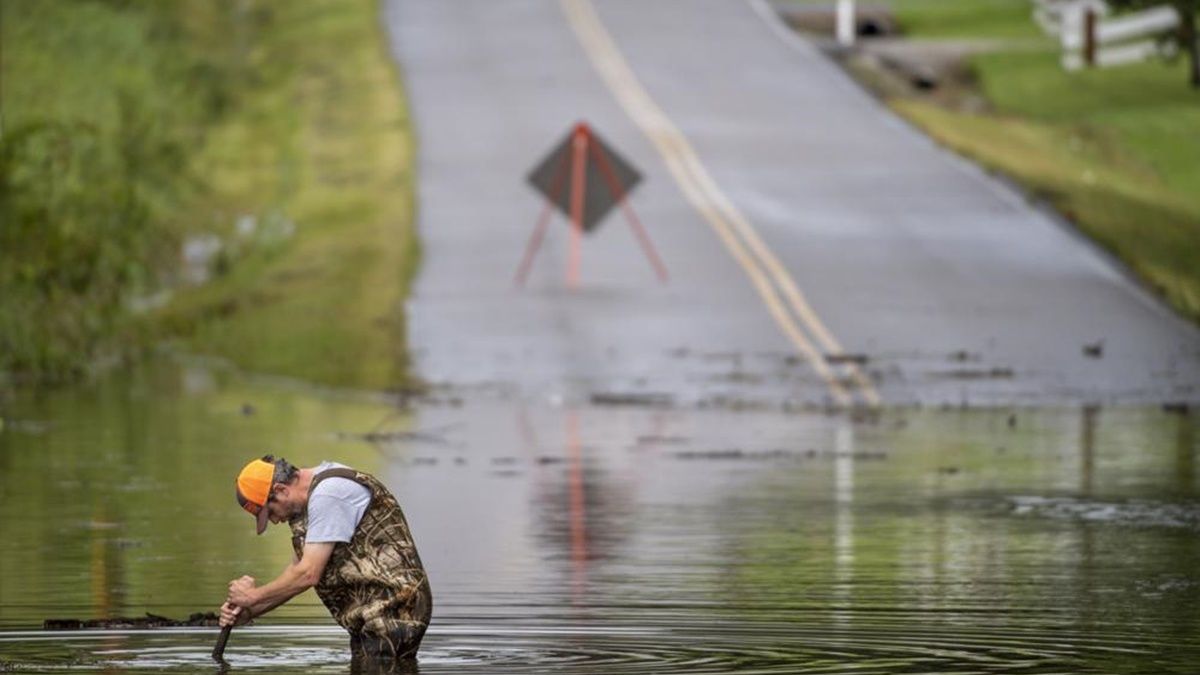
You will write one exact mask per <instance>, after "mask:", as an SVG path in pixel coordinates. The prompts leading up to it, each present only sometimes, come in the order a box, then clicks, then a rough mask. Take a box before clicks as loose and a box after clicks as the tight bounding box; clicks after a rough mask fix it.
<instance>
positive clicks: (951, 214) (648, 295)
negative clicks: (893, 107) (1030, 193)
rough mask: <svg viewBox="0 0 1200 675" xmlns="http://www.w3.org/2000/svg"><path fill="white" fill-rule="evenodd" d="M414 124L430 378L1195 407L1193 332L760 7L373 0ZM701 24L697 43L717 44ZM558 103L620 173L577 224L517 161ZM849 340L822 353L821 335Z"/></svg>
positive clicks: (543, 386) (703, 36)
mask: <svg viewBox="0 0 1200 675" xmlns="http://www.w3.org/2000/svg"><path fill="white" fill-rule="evenodd" d="M383 18H384V22H385V24H386V25H387V27H388V29H389V33H390V36H391V39H392V44H393V52H394V55H395V57H396V60H397V62H398V63H399V65H400V67H401V69H402V71H403V74H404V83H405V86H406V89H407V91H408V92H409V94H410V96H411V102H410V105H411V108H412V122H413V124H414V127H415V129H416V131H417V134H418V137H419V138H420V144H419V146H420V147H419V157H418V163H419V167H418V168H419V176H420V180H419V181H418V191H419V195H418V197H419V198H418V204H419V209H418V224H419V228H420V231H421V236H422V241H423V246H424V248H423V268H422V271H421V273H420V276H419V277H418V279H417V282H416V285H415V289H414V294H413V297H412V298H411V300H410V303H409V316H410V320H411V344H412V347H413V350H414V359H415V362H416V364H417V365H418V367H419V369H420V371H421V373H422V374H423V375H424V376H425V377H427V378H429V379H430V380H431V381H433V382H437V383H448V384H452V385H454V386H462V385H466V384H474V385H478V386H482V387H489V388H507V390H509V391H512V392H520V393H522V394H526V395H535V396H542V395H559V396H563V397H567V398H570V397H572V396H575V397H587V396H588V395H589V394H590V392H592V391H594V390H602V391H617V392H626V393H641V394H645V393H666V394H670V395H672V396H674V397H677V398H680V399H682V400H683V401H684V402H687V403H693V402H697V401H722V400H730V399H742V400H748V401H752V402H759V403H767V404H770V405H778V404H780V402H782V401H791V402H793V403H795V404H800V405H803V404H810V405H818V406H819V405H825V404H827V403H829V404H834V405H852V404H856V403H857V404H862V403H873V402H875V400H878V401H880V402H882V403H884V404H889V405H890V404H900V405H925V406H940V405H953V406H958V405H964V404H965V405H969V406H970V405H992V406H996V405H1063V404H1066V405H1078V404H1101V405H1109V404H1151V405H1157V404H1159V403H1162V402H1167V401H1191V402H1193V403H1197V402H1200V384H1198V383H1200V331H1198V330H1197V329H1196V328H1195V327H1194V326H1190V325H1188V324H1186V323H1185V322H1183V321H1181V320H1179V319H1178V318H1176V317H1174V316H1172V315H1171V314H1170V312H1169V311H1167V310H1166V309H1165V308H1164V307H1163V306H1162V305H1161V304H1160V303H1159V302H1157V300H1155V299H1154V298H1152V297H1151V296H1150V295H1149V294H1147V293H1146V292H1145V291H1143V290H1142V289H1141V288H1140V287H1139V286H1137V284H1136V283H1134V282H1132V281H1130V280H1129V278H1128V277H1127V276H1126V274H1125V273H1124V272H1123V271H1122V270H1121V269H1120V268H1119V267H1118V266H1116V265H1115V264H1114V263H1113V262H1112V261H1111V260H1109V259H1108V258H1107V257H1106V256H1105V255H1104V254H1102V253H1101V252H1100V251H1099V250H1098V249H1097V248H1096V247H1095V246H1093V245H1092V244H1089V243H1087V242H1086V241H1084V240H1083V238H1081V237H1079V236H1078V235H1076V234H1075V233H1074V232H1073V231H1072V230H1071V229H1070V227H1068V226H1066V225H1064V224H1063V223H1062V222H1060V221H1059V220H1057V219H1056V218H1055V217H1053V216H1051V215H1049V214H1047V213H1044V212H1043V211H1041V210H1039V209H1038V208H1037V207H1036V206H1034V205H1032V204H1030V203H1028V202H1027V201H1026V199H1025V197H1024V196H1022V195H1021V194H1020V193H1019V192H1017V191H1016V190H1014V189H1013V188H1011V187H1010V186H1008V185H1006V184H1004V183H1003V182H1001V181H1000V180H997V179H995V178H993V177H990V176H988V175H986V174H985V173H984V172H982V171H980V170H979V169H978V168H976V167H974V166H973V165H971V164H969V163H968V162H966V161H964V160H962V159H960V158H958V157H956V156H955V155H953V154H951V153H949V152H947V151H944V150H942V149H940V148H938V147H937V146H936V145H935V144H934V143H932V142H931V141H930V140H929V139H928V138H926V137H925V136H923V135H921V134H920V133H919V132H917V131H916V130H914V129H913V128H911V127H909V126H908V125H907V124H905V123H904V122H902V121H901V120H900V119H899V118H897V117H895V116H894V115H892V114H891V113H890V112H889V111H888V110H887V109H886V108H884V107H883V106H882V105H881V104H880V103H879V102H877V101H876V100H874V99H873V98H871V97H870V96H868V95H867V94H866V93H865V92H864V91H862V90H861V89H859V88H858V87H857V85H855V84H854V83H853V82H851V81H850V80H849V79H848V78H847V77H846V76H845V75H844V74H843V73H842V72H841V71H840V70H838V69H837V67H836V66H835V65H833V64H832V63H831V62H830V61H828V60H827V59H826V58H825V57H824V56H823V55H822V54H820V53H819V52H818V51H817V50H816V49H815V48H814V47H812V46H811V45H809V44H807V43H805V42H803V41H801V40H798V39H797V38H795V37H794V36H791V35H789V34H787V33H786V30H785V29H784V28H783V27H782V24H781V23H780V22H779V21H778V19H776V18H775V17H774V15H773V14H772V13H771V12H770V10H769V8H768V7H767V6H766V5H765V4H764V3H761V2H748V3H747V2H738V1H732V2H731V1H728V0H661V1H656V2H653V3H646V2H641V1H640V0H605V1H603V2H586V1H584V0H563V1H562V2H546V1H543V0H512V1H508V2H494V1H492V0H476V1H460V2H449V3H445V2H442V3H439V2H405V1H403V0H389V2H387V3H385V10H384V13H383ZM718 44H719V47H718V46H717V45H718ZM578 120H586V121H588V122H590V123H591V125H592V126H593V128H595V129H596V130H597V131H598V132H599V133H601V134H602V135H603V136H604V138H605V140H606V141H607V142H608V143H610V144H611V145H612V146H613V148H614V149H615V151H616V152H618V153H620V154H621V155H622V156H623V157H625V158H626V159H628V160H629V161H630V162H631V163H632V164H633V165H634V166H635V167H636V168H637V169H638V170H639V171H640V172H641V173H642V175H643V177H644V180H643V181H642V183H641V184H639V185H638V187H637V188H636V189H635V190H634V192H633V193H632V195H631V196H630V200H629V203H630V205H631V206H632V208H633V209H634V211H635V212H636V213H637V216H638V217H639V219H640V221H641V222H642V223H643V224H644V225H645V228H646V230H647V231H648V233H649V236H650V238H651V239H652V240H653V242H654V245H655V247H656V249H657V250H658V251H659V253H660V254H661V255H662V258H663V260H664V261H665V265H666V267H667V269H668V271H669V273H670V281H669V283H668V284H666V285H662V284H659V282H658V280H657V278H656V277H655V274H654V271H653V268H652V266H651V264H650V262H649V261H648V260H647V259H646V258H645V257H644V256H643V254H642V251H641V250H640V248H639V246H638V243H637V240H636V239H635V235H634V233H633V231H632V230H631V229H630V227H629V225H628V224H627V223H626V222H625V219H624V218H623V217H622V214H621V213H619V212H614V213H612V214H610V215H609V217H608V218H607V220H606V221H604V222H602V223H601V226H600V228H599V229H598V230H597V231H596V233H595V234H593V235H591V236H588V237H586V238H585V239H584V241H583V245H582V249H581V253H580V259H581V262H580V265H579V276H580V282H579V284H578V287H577V288H575V289H574V290H571V289H569V288H568V285H567V282H566V279H565V278H566V276H567V268H568V264H569V260H570V253H569V243H568V240H569V237H568V234H569V228H568V226H567V224H566V222H565V219H564V218H562V217H556V218H555V219H554V220H553V222H551V223H550V226H549V230H548V233H547V235H546V239H545V241H544V242H543V243H542V246H541V248H540V251H539V253H538V255H537V257H536V258H535V260H534V264H533V267H532V272H531V275H530V278H529V281H528V283H527V285H526V286H525V287H524V288H522V289H518V288H516V287H515V285H514V283H513V280H514V276H515V275H516V272H517V268H518V265H519V263H520V261H521V258H522V254H523V251H524V250H525V247H526V243H527V241H528V240H529V239H530V237H531V234H532V233H533V231H534V226H535V222H536V221H537V219H538V215H539V213H540V212H541V208H542V203H541V199H542V198H541V196H540V195H539V194H538V193H536V192H535V191H534V190H533V189H531V188H530V187H529V186H528V185H527V184H526V182H525V176H526V174H527V172H528V171H529V170H530V169H532V168H533V167H534V166H535V165H536V164H537V163H538V162H539V161H540V160H541V159H542V157H543V156H544V155H545V153H546V152H547V151H549V149H550V148H551V147H552V146H553V145H554V144H555V143H557V142H558V141H559V140H560V139H561V138H562V136H563V135H564V134H565V133H566V131H567V130H568V129H569V128H570V127H571V126H572V125H573V124H574V123H575V122H576V121H578ZM845 356H852V357H857V360H852V361H848V362H847V361H841V362H836V363H835V362H833V361H831V360H830V359H831V357H832V358H833V359H836V358H837V357H845Z"/></svg>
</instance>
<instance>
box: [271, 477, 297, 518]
mask: <svg viewBox="0 0 1200 675" xmlns="http://www.w3.org/2000/svg"><path fill="white" fill-rule="evenodd" d="M303 510H304V495H301V494H300V491H299V490H297V489H296V486H295V485H287V484H284V483H276V484H275V485H274V487H272V488H271V499H270V500H268V501H267V514H268V516H269V519H270V521H271V522H272V523H275V524H279V523H286V522H287V521H289V520H291V519H292V517H293V516H296V515H299V514H300V513H302V512H303Z"/></svg>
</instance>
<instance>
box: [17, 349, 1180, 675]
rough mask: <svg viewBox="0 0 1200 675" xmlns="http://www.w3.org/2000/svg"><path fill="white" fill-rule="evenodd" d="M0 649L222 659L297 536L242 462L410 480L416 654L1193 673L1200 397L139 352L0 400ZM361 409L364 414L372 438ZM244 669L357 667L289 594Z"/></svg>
mask: <svg viewBox="0 0 1200 675" xmlns="http://www.w3.org/2000/svg"><path fill="white" fill-rule="evenodd" d="M0 415H2V416H3V418H4V420H5V422H4V426H3V430H2V431H0V532H2V533H3V536H2V538H0V540H2V541H3V544H2V545H3V555H0V671H5V670H10V671H18V672H27V671H28V672H73V673H74V672H121V671H133V672H138V671H165V672H181V673H182V672H212V671H213V670H214V666H213V664H212V662H211V660H210V658H209V652H210V651H211V649H212V646H213V644H214V641H215V638H216V635H217V632H216V629H212V628H186V629H184V628H181V629H170V630H149V631H135V630H125V631H121V630H110V631H74V632H51V631H43V630H41V626H42V622H43V621H44V620H45V619H48V618H80V619H89V618H100V617H113V616H140V615H143V614H144V613H146V612H151V613H154V614H159V615H164V616H168V617H173V618H180V619H182V618H186V617H187V615H188V614H190V613H192V612H198V611H210V610H214V609H215V608H216V607H217V606H218V605H219V603H220V602H221V600H222V598H223V596H224V589H225V585H226V583H227V581H228V580H229V579H232V578H234V577H236V576H239V575H241V574H245V573H248V574H252V575H254V576H257V577H258V578H259V579H260V580H266V579H268V578H271V577H273V576H274V574H276V573H277V572H278V571H279V570H280V569H281V568H282V567H283V566H284V565H285V564H286V563H287V562H288V560H289V557H290V553H289V545H288V539H287V536H286V527H282V526H280V527H272V528H271V530H270V531H268V533H267V534H266V535H264V536H263V537H255V535H254V532H253V523H252V520H251V519H250V518H249V517H248V516H247V515H246V514H245V513H244V512H243V511H241V510H240V509H239V508H238V507H237V504H236V502H235V500H234V496H233V485H232V483H233V477H234V475H235V474H236V472H237V470H238V469H239V468H240V467H241V465H242V464H243V463H244V462H245V461H247V460H248V459H250V458H252V457H254V456H257V455H261V454H264V453H266V452H274V453H277V454H281V455H284V456H286V457H287V458H288V459H290V460H292V461H293V462H295V463H297V464H300V465H304V466H310V465H313V464H315V463H317V462H318V461H320V460H321V459H326V458H328V459H335V460H338V461H342V462H345V463H348V464H351V465H353V466H356V467H359V468H362V469H365V470H368V471H371V472H373V473H375V474H376V475H378V476H380V477H381V478H382V479H383V480H384V482H386V483H387V484H388V485H389V486H390V487H391V488H392V489H393V490H394V491H395V493H396V494H397V496H398V497H399V498H400V500H401V503H402V504H403V506H404V508H405V510H406V512H407V514H408V517H409V521H410V523H411V525H412V527H413V530H414V535H415V536H416V538H417V544H418V546H419V548H420V551H421V554H422V557H423V559H424V561H425V564H426V566H427V568H428V571H429V574H430V577H431V579H432V582H433V588H434V596H435V609H434V623H433V625H432V627H431V628H430V631H429V633H428V635H427V637H426V639H425V643H424V645H423V647H422V650H421V654H420V663H419V669H420V672H423V673H441V672H455V673H472V672H479V673H503V672H511V673H529V672H561V673H572V672H578V673H606V672H611V673H617V672H620V673H627V672H681V673H703V672H731V671H736V672H746V673H775V672H779V673H784V672H786V673H832V672H853V673H895V672H904V673H926V672H928V673H1065V672H1076V673H1092V672H1094V673H1114V672H1156V673H1172V672H1173V673H1194V672H1196V670H1197V667H1198V666H1200V494H1198V493H1200V488H1198V480H1197V469H1196V464H1197V454H1198V452H1200V433H1197V430H1196V428H1197V426H1198V421H1197V415H1196V413H1195V412H1192V413H1191V414H1190V415H1188V414H1179V413H1171V412H1165V411H1162V410H1159V409H1107V408H1104V409H1079V408H1062V409H1050V410H1045V409H1043V410H1025V409H1017V410H1007V409H1005V410H896V411H890V412H886V413H884V414H882V415H881V416H879V417H878V418H875V419H858V420H855V419H853V418H852V417H851V416H848V415H845V414H826V413H823V412H820V411H809V412H787V413H785V412H781V411H778V410H740V411H739V410H732V409H724V408H700V407H654V406H631V407H621V406H597V405H589V404H586V403H582V402H581V403H579V404H577V405H576V404H572V403H571V402H570V401H567V402H558V401H541V400H514V399H511V398H506V397H504V396H499V395H491V396H487V395H479V396H465V397H462V398H456V397H454V396H453V395H448V394H447V395H440V396H438V395H435V396H434V397H433V399H432V400H428V401H424V402H421V403H418V404H415V405H413V406H411V407H410V408H409V409H406V410H400V409H398V408H397V407H396V406H395V405H394V404H393V403H392V402H390V401H388V400H386V399H384V398H381V397H375V396H370V395H360V394H348V393H344V392H329V391H322V390H317V389H312V388H307V387H303V386H298V385H295V384H294V383H288V382H282V381H275V380H264V379H255V378H249V377H245V376H240V375H237V374H235V373H232V372H229V371H226V370H222V369H221V368H218V367H213V366H211V365H208V364H203V363H189V364H175V363H158V364H152V365H149V366H146V367H143V368H140V369H139V370H137V371H136V372H134V373H132V374H127V375H120V376H114V377H111V378H108V379H106V380H104V381H102V382H99V383H96V384H93V385H88V386H86V387H80V388H76V389H72V390H69V391H61V392H55V393H53V394H46V395H41V396H36V397H35V396H31V395H24V396H21V397H17V398H15V399H11V400H7V401H3V402H0ZM368 432H374V434H375V435H374V436H372V438H373V439H374V442H369V441H367V440H364V439H363V437H362V435H363V434H366V433H368ZM226 658H227V659H228V660H229V661H230V663H231V664H232V666H233V669H234V670H235V671H256V672H297V673H299V672H330V673H346V672H351V670H352V666H351V664H350V661H349V651H348V648H347V639H346V635H345V633H344V632H342V631H341V630H340V629H339V628H337V627H336V626H335V625H334V624H333V622H332V620H331V619H330V618H329V617H328V614H327V613H326V612H325V610H324V609H323V608H322V607H321V606H320V604H319V602H318V601H317V599H316V597H315V596H314V595H313V594H311V593H307V594H305V595H302V596H300V597H299V598H297V599H296V600H294V601H293V602H292V603H290V604H289V605H286V606H284V607H283V608H281V609H280V610H278V611H277V612H275V613H274V614H271V615H268V616H267V617H264V618H263V619H261V620H259V621H258V622H257V624H256V625H254V626H251V627H247V628H244V629H237V630H235V631H234V633H233V636H232V638H231V640H230V643H229V648H228V649H227V652H226Z"/></svg>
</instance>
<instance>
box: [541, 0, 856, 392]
mask: <svg viewBox="0 0 1200 675" xmlns="http://www.w3.org/2000/svg"><path fill="white" fill-rule="evenodd" d="M560 1H561V4H562V8H563V11H564V12H565V13H566V15H567V18H568V20H569V22H570V24H571V27H572V29H574V31H575V34H576V35H577V36H578V38H579V41H580V42H581V43H582V44H583V47H584V50H585V51H586V52H587V54H588V56H589V58H590V59H591V60H592V64H593V65H594V66H595V67H596V69H597V70H598V71H599V73H600V76H601V78H602V79H603V80H604V81H605V83H606V84H607V85H608V87H609V89H610V90H612V92H613V94H614V95H615V96H616V98H617V101H618V103H620V104H621V107H622V108H624V109H625V112H626V114H628V115H629V116H630V118H632V119H633V121H634V123H635V124H636V125H637V126H638V127H639V128H640V129H641V130H642V132H643V133H644V134H646V136H647V138H649V139H650V142H651V143H652V144H653V145H654V146H655V148H656V149H657V150H658V152H659V154H660V155H661V156H662V158H663V160H664V161H665V162H666V165H667V169H668V170H669V171H670V173H671V175H672V176H673V177H674V178H675V181H676V183H678V184H679V187H680V189H681V190H682V191H683V193H684V195H685V196H686V197H687V199H688V201H689V202H691V204H692V206H693V207H694V208H695V209H696V210H697V211H699V212H700V214H701V215H703V216H704V218H705V219H706V220H707V221H708V222H709V224H710V225H712V227H713V230H714V231H715V232H716V233H717V235H718V237H720V239H721V241H722V242H723V243H724V244H725V247H726V248H727V249H729V252H730V253H731V254H732V255H733V257H734V260H736V261H737V263H738V264H739V265H740V266H741V267H742V269H744V270H745V271H746V273H747V275H749V277H750V280H751V282H752V283H753V285H754V287H755V290H757V291H758V294H759V296H760V297H762V299H763V302H764V303H765V304H766V306H767V309H768V311H769V312H770V314H771V316H772V318H774V319H775V322H776V323H777V324H778V325H779V327H780V328H781V329H782V330H783V333H784V335H786V336H787V337H788V339H789V340H791V342H792V344H793V345H795V347H796V348H797V349H798V350H799V351H800V353H801V354H802V355H803V356H804V358H805V359H806V360H807V361H808V362H809V365H811V366H812V368H813V370H815V371H816V372H817V374H818V375H819V376H820V377H821V379H822V380H823V381H824V382H825V384H826V386H827V387H829V391H830V392H831V393H832V395H833V397H834V399H835V400H836V401H837V403H838V404H839V405H849V404H850V403H851V396H850V395H849V394H848V393H847V392H846V389H845V387H843V385H842V382H841V381H839V378H838V377H836V376H835V375H834V373H833V372H832V371H831V370H830V368H829V365H828V363H827V362H826V360H825V358H824V357H823V355H822V354H821V353H820V352H819V351H818V350H817V349H816V347H814V345H813V343H812V342H811V341H810V340H809V339H808V337H807V336H806V335H805V334H804V331H802V330H801V329H800V327H799V326H797V325H796V321H795V319H794V318H793V316H792V314H791V313H789V312H788V305H790V306H791V308H792V311H793V312H794V313H795V316H796V317H798V318H799V320H800V321H801V322H802V323H803V324H804V325H805V326H806V327H807V328H808V330H809V331H810V332H811V333H812V335H814V336H815V337H816V339H817V341H818V342H819V343H820V344H821V346H822V348H824V349H825V350H826V352H827V353H836V354H842V353H844V350H843V349H842V347H841V345H840V344H839V343H838V341H837V339H835V338H834V337H833V335H832V334H831V333H830V332H829V330H828V329H827V328H826V327H825V325H824V324H823V323H822V322H821V320H820V319H819V318H818V317H817V314H816V312H814V311H813V309H812V307H811V306H810V305H809V304H808V301H807V300H806V299H805V297H804V294H803V293H801V292H800V288H799V287H798V286H797V285H796V282H795V281H794V280H793V279H792V277H791V275H790V274H789V273H788V272H787V269H786V268H785V267H784V266H783V264H782V263H780V262H779V260H778V258H776V257H775V255H774V254H773V253H772V252H771V250H770V249H769V248H768V247H767V245H766V244H765V243H764V242H763V241H762V239H761V238H760V237H759V236H758V233H757V232H756V231H755V229H754V227H753V226H752V225H751V224H750V223H749V221H747V220H746V218H745V217H744V216H742V214H741V212H740V211H738V209H737V208H736V207H735V206H734V205H733V203H732V202H731V201H730V200H729V198H728V197H726V196H725V194H724V193H723V192H722V191H721V189H720V188H718V187H717V184H716V181H714V180H713V179H712V177H711V175H710V174H709V173H708V171H707V169H705V168H704V165H703V164H701V163H700V159H699V157H698V156H697V154H696V152H695V151H694V150H693V149H692V147H691V145H690V144H689V143H688V141H687V138H686V137H684V135H683V133H682V132H680V131H679V129H678V128H676V127H675V125H674V124H673V123H672V122H671V120H670V119H669V118H668V117H667V116H666V114H665V113H664V112H663V111H662V109H661V108H659V107H658V105H657V104H655V103H654V100H653V99H651V98H650V95H649V94H648V93H647V92H646V90H645V89H644V88H643V87H642V85H641V83H640V82H639V81H638V79H637V76H636V75H634V73H633V71H632V70H631V69H630V67H629V65H628V63H627V62H626V61H625V59H624V57H623V56H622V55H621V53H620V51H619V50H618V49H617V46H616V44H615V43H614V42H613V40H612V38H611V37H610V36H609V34H608V32H607V30H605V28H604V25H603V24H602V23H601V22H600V18H599V17H598V16H597V15H596V11H595V8H593V7H592V5H591V3H590V2H588V0H560ZM739 234H740V235H741V238H739V237H738V235H739ZM743 240H744V241H743ZM747 246H748V247H749V249H750V251H752V252H753V254H754V255H757V258H755V257H754V255H751V253H750V252H748V251H747ZM763 268H765V272H764V269H763ZM767 273H769V274H770V277H768V275H767ZM772 278H774V284H772V281H771V279H772ZM776 285H778V289H777V288H776ZM781 291H782V296H783V299H786V300H787V302H788V305H785V304H784V302H783V299H781V297H780V294H781ZM844 368H845V370H844V372H846V373H848V374H849V379H850V380H851V381H852V382H853V383H854V384H855V385H857V386H858V390H859V392H860V393H861V395H862V397H863V399H865V401H866V403H867V404H868V405H870V406H878V405H879V394H878V393H877V392H876V391H875V388H874V387H873V386H872V385H871V383H870V381H869V380H868V379H867V378H866V376H865V375H863V373H862V371H861V369H859V368H858V367H857V366H856V365H855V364H853V363H846V364H844Z"/></svg>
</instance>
